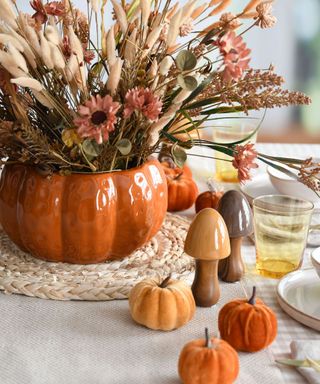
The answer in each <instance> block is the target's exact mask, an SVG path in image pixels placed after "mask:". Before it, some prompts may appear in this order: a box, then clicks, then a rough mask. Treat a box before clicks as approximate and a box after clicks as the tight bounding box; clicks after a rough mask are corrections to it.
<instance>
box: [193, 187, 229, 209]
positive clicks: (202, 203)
mask: <svg viewBox="0 0 320 384" xmlns="http://www.w3.org/2000/svg"><path fill="white" fill-rule="evenodd" d="M222 196H223V192H222V191H217V192H214V191H206V192H203V193H200V195H199V196H198V197H197V200H196V213H198V212H200V211H201V210H202V209H204V208H213V209H217V208H218V205H219V201H220V199H221V197H222Z"/></svg>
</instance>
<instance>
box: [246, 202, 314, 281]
mask: <svg viewBox="0 0 320 384" xmlns="http://www.w3.org/2000/svg"><path fill="white" fill-rule="evenodd" d="M312 212H313V204H312V203H311V202H310V201H307V200H302V199H298V198H295V197H291V196H284V195H266V196H260V197H257V198H256V199H254V200H253V214H254V232H255V243H256V257H257V259H256V269H257V271H258V273H259V274H260V275H262V276H266V277H273V278H277V279H278V278H281V277H282V276H284V275H286V274H287V273H289V272H291V271H294V270H296V269H298V268H300V266H301V264H302V259H303V253H304V249H305V247H306V243H307V237H308V231H309V225H310V220H311V215H312Z"/></svg>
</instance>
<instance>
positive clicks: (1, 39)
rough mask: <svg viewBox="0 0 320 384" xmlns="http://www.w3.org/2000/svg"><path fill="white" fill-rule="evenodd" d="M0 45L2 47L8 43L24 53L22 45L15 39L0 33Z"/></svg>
mask: <svg viewBox="0 0 320 384" xmlns="http://www.w3.org/2000/svg"><path fill="white" fill-rule="evenodd" d="M0 43H1V44H3V45H7V44H8V43H11V44H13V45H14V46H15V47H16V48H17V49H18V50H19V51H20V52H23V51H24V47H23V45H22V44H21V43H20V41H19V40H18V39H16V38H15V37H13V36H11V35H9V34H7V33H0Z"/></svg>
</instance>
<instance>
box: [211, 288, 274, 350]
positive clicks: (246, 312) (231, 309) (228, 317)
mask: <svg viewBox="0 0 320 384" xmlns="http://www.w3.org/2000/svg"><path fill="white" fill-rule="evenodd" d="M255 296H256V287H253V293H252V296H251V298H250V299H249V300H243V299H238V300H233V301H230V302H229V303H227V304H226V305H225V306H224V307H223V308H222V309H221V311H220V313H219V319H218V324H219V330H220V335H221V338H222V339H224V340H226V341H227V342H228V343H229V344H230V345H232V346H233V348H235V349H236V350H237V351H244V352H257V351H260V350H261V349H264V348H266V347H267V346H268V345H270V344H271V343H272V342H273V340H274V339H275V337H276V335H277V318H276V315H275V313H274V312H273V311H272V310H271V309H270V308H269V307H267V306H266V305H265V304H264V303H263V301H262V300H260V299H256V298H255Z"/></svg>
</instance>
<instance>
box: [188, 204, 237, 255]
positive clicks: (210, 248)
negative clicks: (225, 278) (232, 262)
mask: <svg viewBox="0 0 320 384" xmlns="http://www.w3.org/2000/svg"><path fill="white" fill-rule="evenodd" d="M184 250H185V252H186V253H187V254H188V255H190V256H192V257H194V258H195V259H199V260H221V259H225V258H226V257H228V256H229V255H230V241H229V234H228V230H227V227H226V224H225V222H224V220H223V218H222V216H221V215H220V213H219V212H218V211H216V210H215V209H212V208H205V209H203V210H202V211H200V212H199V213H198V214H197V215H196V217H195V218H194V219H193V221H192V223H191V225H190V228H189V231H188V234H187V238H186V241H185V244H184Z"/></svg>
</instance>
